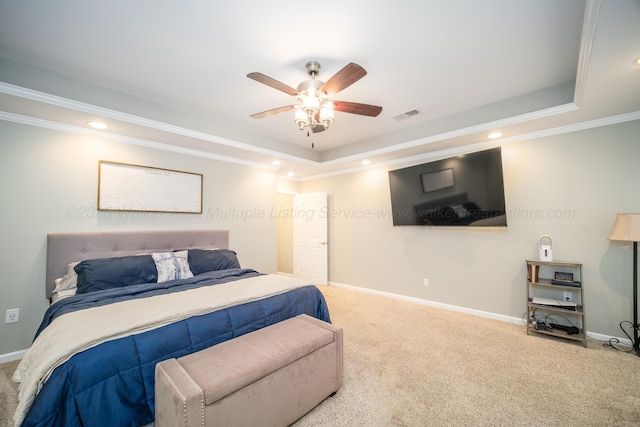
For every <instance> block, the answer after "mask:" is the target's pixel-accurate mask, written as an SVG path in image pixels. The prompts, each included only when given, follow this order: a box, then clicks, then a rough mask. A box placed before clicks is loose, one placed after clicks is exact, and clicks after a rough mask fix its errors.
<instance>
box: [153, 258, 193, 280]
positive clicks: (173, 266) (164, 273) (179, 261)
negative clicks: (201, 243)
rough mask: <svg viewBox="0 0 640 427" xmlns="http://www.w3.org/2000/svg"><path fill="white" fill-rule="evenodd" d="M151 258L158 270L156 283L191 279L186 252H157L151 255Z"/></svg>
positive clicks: (191, 274)
mask: <svg viewBox="0 0 640 427" xmlns="http://www.w3.org/2000/svg"><path fill="white" fill-rule="evenodd" d="M151 257H152V258H153V261H154V262H155V263H156V269H157V270H158V283H161V282H166V281H167V280H176V279H188V278H189V277H193V273H192V272H191V269H190V268H189V260H188V253H187V251H178V252H157V253H153V254H151Z"/></svg>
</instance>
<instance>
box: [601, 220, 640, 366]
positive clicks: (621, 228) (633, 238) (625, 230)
mask: <svg viewBox="0 0 640 427" xmlns="http://www.w3.org/2000/svg"><path fill="white" fill-rule="evenodd" d="M608 238H609V240H617V241H622V242H633V351H635V353H636V355H638V356H640V343H639V342H638V242H639V241H640V213H619V214H618V215H617V216H616V222H615V224H613V230H611V234H610V235H609V237H608Z"/></svg>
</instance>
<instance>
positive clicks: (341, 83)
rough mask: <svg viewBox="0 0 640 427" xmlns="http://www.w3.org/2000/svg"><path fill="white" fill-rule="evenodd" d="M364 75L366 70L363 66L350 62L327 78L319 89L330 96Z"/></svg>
mask: <svg viewBox="0 0 640 427" xmlns="http://www.w3.org/2000/svg"><path fill="white" fill-rule="evenodd" d="M366 75H367V71H366V70H365V69H364V68H362V67H361V66H359V65H358V64H355V63H353V62H350V63H348V64H347V65H345V66H344V68H342V70H340V71H338V72H337V73H335V74H334V75H333V76H332V77H331V78H330V79H329V80H327V82H326V83H325V84H324V85H322V88H320V90H321V91H324V92H326V93H327V95H328V96H330V97H331V96H333V95H335V94H337V93H338V92H340V91H341V90H344V89H346V88H348V87H349V86H351V85H352V84H354V83H355V82H357V81H358V80H360V79H361V78H363V77H364V76H366Z"/></svg>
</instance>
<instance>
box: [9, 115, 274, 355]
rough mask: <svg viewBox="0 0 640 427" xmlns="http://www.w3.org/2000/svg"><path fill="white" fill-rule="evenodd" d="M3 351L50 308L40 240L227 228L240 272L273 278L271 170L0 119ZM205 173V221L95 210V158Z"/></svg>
mask: <svg viewBox="0 0 640 427" xmlns="http://www.w3.org/2000/svg"><path fill="white" fill-rule="evenodd" d="M0 138H1V140H0V195H1V196H2V209H1V221H0V235H1V236H2V243H3V244H2V245H1V249H0V251H1V252H0V254H1V255H0V271H2V274H3V277H4V279H3V280H2V281H0V313H2V314H3V315H4V312H5V310H7V309H9V308H20V321H19V322H18V323H15V324H8V325H7V324H5V323H4V322H0V355H3V354H7V353H11V352H14V351H20V350H24V349H26V348H28V347H29V345H30V343H31V340H32V339H33V335H34V333H35V331H36V329H37V327H38V325H39V323H40V321H41V319H42V315H43V314H44V311H45V310H46V308H47V306H48V302H47V300H46V299H45V286H44V277H45V271H44V269H45V250H46V235H47V233H51V232H69V231H93V230H96V231H98V230H99V231H104V230H132V229H136V230H140V229H149V230H156V229H199V228H214V229H229V230H230V246H231V249H234V250H236V251H237V252H238V258H239V260H240V263H241V265H242V266H243V267H250V268H255V269H257V270H259V271H261V272H265V273H272V272H275V271H276V268H277V264H276V262H277V253H276V217H275V215H274V214H273V213H274V212H275V211H276V188H277V180H276V173H275V172H274V171H272V170H266V169H258V168H251V167H247V166H241V165H236V164H230V163H224V162H219V161H215V160H209V159H205V158H198V157H193V156H187V155H183V154H179V153H174V152H168V151H162V150H155V149H150V148H144V147H140V146H136V145H129V144H123V143H118V142H111V141H108V140H106V139H101V138H93V137H88V136H81V135H76V134H70V133H65V132H58V131H52V130H47V129H41V128H37V127H31V126H26V125H20V124H14V123H10V122H5V121H0ZM99 160H110V161H116V162H125V163H134V164H140V165H145V166H154V167H160V168H167V169H176V170H182V171H188V172H196V173H202V174H203V175H204V198H203V206H204V209H203V210H204V213H203V214H202V215H185V214H153V213H145V214H142V213H135V212H97V211H96V203H97V177H98V161H99Z"/></svg>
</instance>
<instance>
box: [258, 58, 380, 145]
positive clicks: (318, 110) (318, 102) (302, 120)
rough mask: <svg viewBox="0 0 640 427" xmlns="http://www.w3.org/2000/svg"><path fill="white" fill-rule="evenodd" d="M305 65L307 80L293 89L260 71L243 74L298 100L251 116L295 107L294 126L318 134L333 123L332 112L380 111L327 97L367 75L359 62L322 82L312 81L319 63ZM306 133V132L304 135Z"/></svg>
mask: <svg viewBox="0 0 640 427" xmlns="http://www.w3.org/2000/svg"><path fill="white" fill-rule="evenodd" d="M306 68H307V74H309V76H310V77H311V79H309V80H305V81H303V82H302V83H300V84H299V85H298V88H297V89H294V88H292V87H290V86H287V85H286V84H284V83H281V82H279V81H278V80H275V79H273V78H271V77H269V76H265V75H264V74H262V73H249V74H247V77H249V78H250V79H253V80H255V81H257V82H260V83H263V84H265V85H267V86H270V87H272V88H274V89H277V90H280V91H282V92H284V93H286V94H289V95H291V96H293V97H295V98H296V99H297V100H298V103H297V104H293V105H285V106H283V107H278V108H274V109H271V110H267V111H263V112H261V113H256V114H252V115H251V117H253V118H254V119H261V118H263V117H269V116H272V115H274V114H278V113H283V112H285V111H289V110H296V112H295V123H296V125H298V128H299V129H300V130H304V129H305V128H306V127H309V129H311V132H313V133H318V132H322V131H324V130H326V129H328V128H329V126H330V125H331V124H332V123H333V120H334V111H340V112H343V113H350V114H359V115H362V116H370V117H376V116H377V115H378V114H380V112H381V111H382V107H378V106H377V105H369V104H360V103H357V102H347V101H335V100H332V99H331V97H333V96H334V95H336V94H337V93H338V92H340V91H342V90H344V89H346V88H347V87H349V86H351V85H352V84H354V83H355V82H357V81H358V80H360V79H361V78H363V77H364V76H365V75H366V74H367V71H366V70H365V69H364V68H362V67H361V66H360V65H358V64H355V63H353V62H350V63H349V64H347V65H345V66H344V68H342V69H341V70H340V71H338V72H337V73H336V74H334V75H333V76H332V77H331V78H330V79H329V80H327V82H326V83H325V82H323V81H320V80H316V76H317V75H318V73H319V72H320V63H319V62H317V61H309V62H307V65H306ZM308 134H309V133H308V132H307V135H308Z"/></svg>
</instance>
